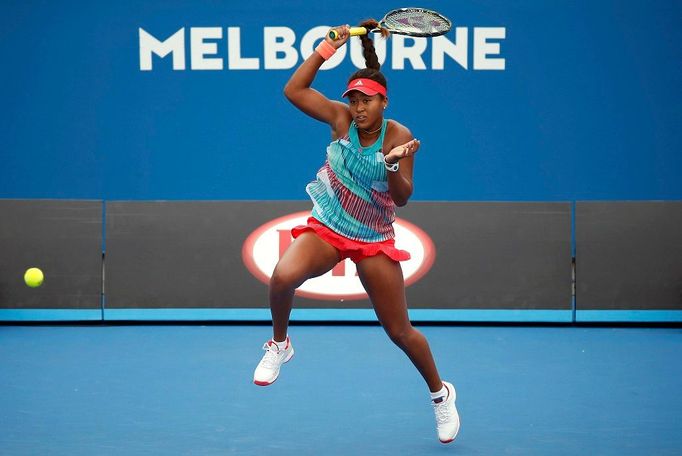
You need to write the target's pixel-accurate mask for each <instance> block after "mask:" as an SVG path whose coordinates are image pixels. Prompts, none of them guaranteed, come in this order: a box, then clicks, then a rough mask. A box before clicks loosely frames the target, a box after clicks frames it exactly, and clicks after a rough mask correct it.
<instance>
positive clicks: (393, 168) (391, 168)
mask: <svg viewBox="0 0 682 456" xmlns="http://www.w3.org/2000/svg"><path fill="white" fill-rule="evenodd" d="M384 166H385V167H386V169H387V170H388V171H390V172H392V173H395V172H397V171H398V169H400V162H395V163H388V162H387V161H386V155H384Z"/></svg>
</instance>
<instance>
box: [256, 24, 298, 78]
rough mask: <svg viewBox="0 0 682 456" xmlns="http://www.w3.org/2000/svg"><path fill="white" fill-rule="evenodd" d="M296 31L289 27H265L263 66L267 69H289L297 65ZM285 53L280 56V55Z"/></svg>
mask: <svg viewBox="0 0 682 456" xmlns="http://www.w3.org/2000/svg"><path fill="white" fill-rule="evenodd" d="M294 43H296V33H294V31H293V30H291V29H290V28H289V27H265V28H264V29H263V66H264V67H265V69H266V70H287V69H289V68H293V67H294V66H296V62H298V51H297V50H296V48H294ZM282 54H284V55H283V56H281V57H280V55H282Z"/></svg>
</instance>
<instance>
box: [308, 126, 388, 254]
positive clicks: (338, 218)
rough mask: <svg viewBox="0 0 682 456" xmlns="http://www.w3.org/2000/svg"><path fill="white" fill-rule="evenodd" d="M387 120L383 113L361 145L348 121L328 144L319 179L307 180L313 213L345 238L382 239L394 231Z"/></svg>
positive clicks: (363, 240) (380, 240)
mask: <svg viewBox="0 0 682 456" xmlns="http://www.w3.org/2000/svg"><path fill="white" fill-rule="evenodd" d="M387 125H388V120H387V119H384V122H383V125H382V127H381V134H380V135H379V138H378V139H377V140H376V142H375V143H374V144H372V145H371V146H367V147H363V146H361V145H360V138H359V137H358V130H357V127H356V126H355V122H351V125H350V127H349V129H348V134H347V135H346V136H345V137H343V138H339V139H337V140H335V141H332V142H331V144H329V146H328V147H327V159H326V161H325V163H324V165H323V166H322V168H320V170H319V171H318V173H317V179H315V180H314V181H313V182H311V183H309V184H308V185H307V186H306V192H308V195H310V198H311V199H312V201H313V210H312V216H313V217H315V218H316V219H317V220H319V221H320V222H322V223H323V224H324V225H326V226H327V227H328V228H330V229H331V230H333V231H335V232H336V233H339V234H341V235H342V236H345V237H347V238H349V239H353V240H356V241H361V242H382V241H386V240H389V239H393V238H394V237H395V233H394V231H393V221H394V220H395V203H394V202H393V199H392V198H391V195H390V193H389V191H388V180H387V179H388V177H387V175H386V168H385V166H384V156H383V153H382V150H381V149H382V144H383V142H384V136H385V134H386V126H387Z"/></svg>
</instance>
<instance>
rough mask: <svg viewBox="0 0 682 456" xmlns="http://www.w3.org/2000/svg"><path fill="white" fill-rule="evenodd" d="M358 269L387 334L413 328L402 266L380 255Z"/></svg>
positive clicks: (370, 258)
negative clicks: (408, 310)
mask: <svg viewBox="0 0 682 456" xmlns="http://www.w3.org/2000/svg"><path fill="white" fill-rule="evenodd" d="M357 268H358V276H359V277H360V281H361V282H362V285H363V286H364V287H365V290H366V291H367V294H368V295H369V298H370V300H371V301H372V305H373V306H374V311H375V312H376V314H377V317H378V318H379V321H380V322H381V324H382V325H383V326H384V328H385V329H386V331H387V332H389V334H391V333H394V332H396V331H401V330H402V329H404V328H406V327H409V326H410V320H409V317H408V314H407V301H406V299H405V282H404V279H403V271H402V268H401V267H400V263H398V262H397V261H394V260H392V259H391V258H389V257H387V256H386V255H384V254H379V255H375V256H372V257H369V258H365V259H363V260H362V261H360V262H359V263H358V265H357Z"/></svg>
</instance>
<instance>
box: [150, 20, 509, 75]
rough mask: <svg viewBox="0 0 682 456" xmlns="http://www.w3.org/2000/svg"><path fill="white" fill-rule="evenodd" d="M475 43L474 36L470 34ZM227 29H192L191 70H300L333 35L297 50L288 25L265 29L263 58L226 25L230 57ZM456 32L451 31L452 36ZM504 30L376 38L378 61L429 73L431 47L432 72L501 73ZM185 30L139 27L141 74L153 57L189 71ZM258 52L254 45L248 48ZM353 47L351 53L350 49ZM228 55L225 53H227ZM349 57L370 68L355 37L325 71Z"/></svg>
mask: <svg viewBox="0 0 682 456" xmlns="http://www.w3.org/2000/svg"><path fill="white" fill-rule="evenodd" d="M470 30H471V31H472V33H473V39H470V37H469V31H470ZM223 31H224V29H222V28H220V27H191V28H190V33H189V40H190V42H189V46H188V48H189V50H190V54H191V55H190V64H191V69H192V70H223V69H224V68H225V60H227V69H228V70H259V69H260V68H261V63H260V62H261V58H262V59H263V68H264V69H266V70H288V69H291V68H293V67H295V66H296V65H297V64H298V63H299V61H300V59H299V56H300V57H301V59H306V58H308V57H309V56H310V55H311V54H312V53H313V52H314V49H315V46H316V45H317V43H319V42H320V40H322V39H323V38H324V36H325V35H326V33H327V32H328V31H329V27H328V26H326V25H320V26H317V27H313V28H312V29H310V30H308V31H307V32H305V33H304V34H303V36H302V38H301V40H300V43H299V44H298V46H297V37H296V33H295V32H294V30H292V29H291V28H289V27H264V28H263V42H262V45H261V48H262V55H261V56H250V57H247V56H243V55H242V42H241V29H240V28H239V27H227V34H226V39H227V47H226V49H227V56H225V55H222V56H221V55H220V53H219V46H218V44H219V42H220V40H222V39H223ZM452 34H453V32H452V31H451V32H450V35H452ZM506 34H507V29H506V28H505V27H474V28H473V29H470V28H469V27H456V28H455V29H454V41H452V40H451V39H450V37H448V36H446V35H443V36H438V37H434V38H412V37H406V36H402V35H393V36H392V37H391V38H390V40H384V39H383V38H379V37H378V35H375V36H374V48H375V50H376V53H377V57H378V58H379V63H381V64H382V65H385V66H390V68H392V69H394V70H404V69H405V68H406V61H407V66H408V67H411V68H412V69H414V70H427V69H429V67H428V65H427V62H426V61H425V60H424V56H425V55H426V56H428V55H429V54H428V53H427V52H428V51H427V49H428V47H429V46H431V52H430V56H431V61H430V65H431V68H430V69H432V70H444V69H445V66H446V62H445V61H446V57H447V58H448V59H450V60H452V61H454V63H456V64H457V65H459V67H460V68H462V69H464V70H469V69H470V65H469V62H470V61H471V62H473V64H472V65H471V67H472V69H473V70H501V71H504V70H505V68H506V59H505V58H504V57H503V56H502V51H501V41H502V40H504V39H505V38H506ZM185 44H186V43H185V28H184V27H183V28H181V29H179V30H178V31H177V32H175V33H174V34H173V35H171V36H170V37H168V38H166V39H158V38H156V37H154V36H153V35H152V34H150V33H149V32H147V31H146V30H144V29H142V28H139V46H140V49H139V51H140V70H141V71H151V70H152V69H153V65H154V56H155V55H156V56H157V59H159V58H160V59H163V58H166V57H167V56H168V55H171V56H172V59H173V69H174V70H184V69H185V68H186V56H185ZM388 46H390V47H391V52H390V56H391V58H390V62H386V60H387V56H388ZM249 49H253V46H249ZM349 49H350V52H349V51H348V50H349ZM223 52H224V51H223ZM348 53H350V60H351V62H352V64H353V65H354V66H355V67H357V68H364V67H365V58H364V57H363V55H362V44H361V41H360V40H358V39H352V41H351V42H350V47H349V46H342V47H341V48H339V49H338V50H337V51H336V53H335V54H334V55H333V56H332V57H331V58H330V59H329V60H327V61H326V62H325V63H324V64H323V65H322V67H321V69H323V70H329V69H332V68H336V67H337V66H339V65H340V64H341V63H343V61H344V60H345V59H346V56H347V54H348Z"/></svg>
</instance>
